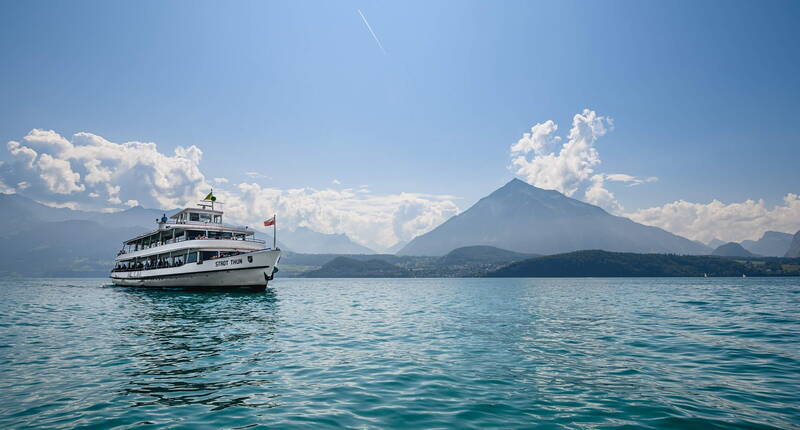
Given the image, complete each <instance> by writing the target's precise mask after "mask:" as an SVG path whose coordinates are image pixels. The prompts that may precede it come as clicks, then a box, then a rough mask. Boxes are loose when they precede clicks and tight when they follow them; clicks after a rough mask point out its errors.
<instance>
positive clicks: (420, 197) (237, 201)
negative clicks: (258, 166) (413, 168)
mask: <svg viewBox="0 0 800 430" xmlns="http://www.w3.org/2000/svg"><path fill="white" fill-rule="evenodd" d="M220 198H221V199H222V200H224V201H225V202H226V209H225V210H226V213H231V214H233V215H234V216H235V217H236V218H237V219H239V220H241V221H242V222H244V223H246V224H250V225H255V224H258V223H260V222H261V221H262V220H263V218H264V217H266V216H268V215H270V214H273V213H277V214H278V219H279V222H280V223H281V226H282V227H287V228H289V229H295V228H297V227H308V228H310V229H312V230H315V231H318V232H320V233H342V232H343V233H346V234H347V235H348V236H349V237H350V238H351V239H353V240H355V241H356V242H359V243H362V244H365V245H367V246H370V247H373V248H377V249H385V248H388V247H390V246H392V245H394V244H395V243H397V242H398V241H401V240H409V239H411V238H412V237H414V236H417V235H419V234H422V233H425V232H427V231H429V230H431V229H432V228H434V227H436V226H437V225H439V224H440V223H441V222H443V221H445V220H446V219H447V218H449V217H451V216H453V215H455V214H457V213H458V207H457V206H456V205H455V203H453V201H452V200H453V197H452V196H446V195H444V196H439V195H428V194H418V193H399V194H381V195H377V194H373V193H371V192H369V191H366V192H364V190H363V189H352V188H347V189H343V190H332V189H325V190H317V189H314V188H296V189H288V190H281V189H276V188H264V187H262V186H261V185H259V184H256V183H241V184H238V185H237V190H236V192H221V193H220ZM408 207H415V208H416V210H415V211H414V212H413V213H408V212H407V211H406V210H405V208H408Z"/></svg>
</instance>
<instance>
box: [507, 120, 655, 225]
mask: <svg viewBox="0 0 800 430" xmlns="http://www.w3.org/2000/svg"><path fill="white" fill-rule="evenodd" d="M613 128H614V121H613V120H612V119H611V118H608V117H605V116H600V115H597V113H596V112H595V111H593V110H589V109H584V110H583V112H581V113H579V114H576V115H575V116H574V117H573V118H572V128H570V131H569V134H568V135H567V139H566V141H564V140H563V139H562V138H561V137H560V136H557V135H556V132H557V131H558V125H557V124H556V123H555V122H553V121H552V120H548V121H545V122H543V123H539V124H536V125H534V126H533V127H532V128H531V132H530V133H525V134H523V136H522V138H521V139H519V140H518V141H517V143H515V144H513V145H512V146H511V166H510V168H511V169H512V170H513V171H514V173H515V174H516V175H517V176H520V177H522V178H524V179H525V180H526V181H527V182H528V183H530V184H532V185H535V186H537V187H540V188H546V189H553V190H558V191H560V192H562V193H564V194H565V195H567V196H574V195H576V194H578V193H579V191H581V190H582V191H583V197H584V199H585V200H586V201H588V202H589V203H592V204H596V205H599V206H602V207H604V208H606V209H608V210H610V211H612V212H619V211H621V210H622V206H621V205H620V204H619V202H617V201H616V199H615V198H614V194H613V193H612V192H610V191H609V190H607V189H606V188H605V183H606V181H610V182H625V183H628V184H629V185H638V184H641V183H644V182H652V181H653V180H656V178H647V179H640V178H637V177H635V176H632V175H627V174H623V173H615V174H609V175H606V174H603V173H598V172H595V168H596V167H597V166H599V165H600V163H601V160H600V155H599V153H598V152H597V148H596V147H595V142H596V141H597V140H598V139H599V138H600V137H602V136H605V135H606V134H607V133H608V132H609V131H611V130H613ZM562 142H563V143H562Z"/></svg>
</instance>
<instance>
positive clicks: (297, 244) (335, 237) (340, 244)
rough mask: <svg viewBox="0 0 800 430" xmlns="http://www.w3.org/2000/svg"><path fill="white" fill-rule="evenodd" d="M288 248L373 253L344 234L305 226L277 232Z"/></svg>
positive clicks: (330, 252) (294, 249)
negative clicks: (317, 230)
mask: <svg viewBox="0 0 800 430" xmlns="http://www.w3.org/2000/svg"><path fill="white" fill-rule="evenodd" d="M278 237H279V238H280V240H281V241H282V242H283V243H285V244H286V246H287V247H289V249H291V250H292V251H294V252H298V253H302V254H374V253H375V251H373V250H371V249H369V248H367V247H366V246H361V245H359V244H357V243H355V242H353V241H352V240H350V238H349V237H347V235H345V234H324V233H318V232H316V231H314V230H311V229H309V228H306V227H298V228H297V229H295V230H294V231H289V230H283V231H280V232H279V234H278Z"/></svg>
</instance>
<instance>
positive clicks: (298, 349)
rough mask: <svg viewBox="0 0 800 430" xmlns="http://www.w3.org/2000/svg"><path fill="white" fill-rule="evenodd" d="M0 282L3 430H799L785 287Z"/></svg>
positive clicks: (710, 283)
mask: <svg viewBox="0 0 800 430" xmlns="http://www.w3.org/2000/svg"><path fill="white" fill-rule="evenodd" d="M103 282H104V281H103V280H97V279H87V280H74V279H72V280H34V279H30V280H5V281H0V295H2V296H1V297H0V299H2V300H0V427H2V428H27V427H36V428H65V427H68V428H137V429H138V428H220V427H225V428H242V429H244V428H258V427H279V428H291V427H307V428H351V427H360V428H408V427H423V428H529V427H538V426H541V427H544V428H597V429H602V428H619V427H635V428H702V429H707V428H711V429H713V428H726V429H727V428H742V429H745V428H748V429H750V428H800V410H799V409H798V407H797V405H798V404H800V390H798V389H797V387H800V343H799V342H798V339H800V315H799V312H800V311H799V310H800V306H798V305H800V294H798V293H799V292H800V283H799V282H798V280H797V279H756V278H750V279H747V280H742V279H708V280H706V279H702V280H697V279H610V280H609V279H489V280H487V279H446V280H445V279H406V280H346V279H342V280H325V279H315V280H292V279H281V280H277V281H276V282H274V287H273V288H272V289H271V290H270V291H268V292H266V293H257V294H244V293H223V292H213V293H196V292H179V291H147V290H136V289H120V288H109V287H103Z"/></svg>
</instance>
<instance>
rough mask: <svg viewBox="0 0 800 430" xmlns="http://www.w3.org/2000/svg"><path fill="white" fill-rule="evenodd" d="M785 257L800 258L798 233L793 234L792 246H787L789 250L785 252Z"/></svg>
mask: <svg viewBox="0 0 800 430" xmlns="http://www.w3.org/2000/svg"><path fill="white" fill-rule="evenodd" d="M785 257H789V258H798V257H800V231H798V232H797V233H795V234H794V238H792V244H791V246H789V250H788V251H786V255H785Z"/></svg>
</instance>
